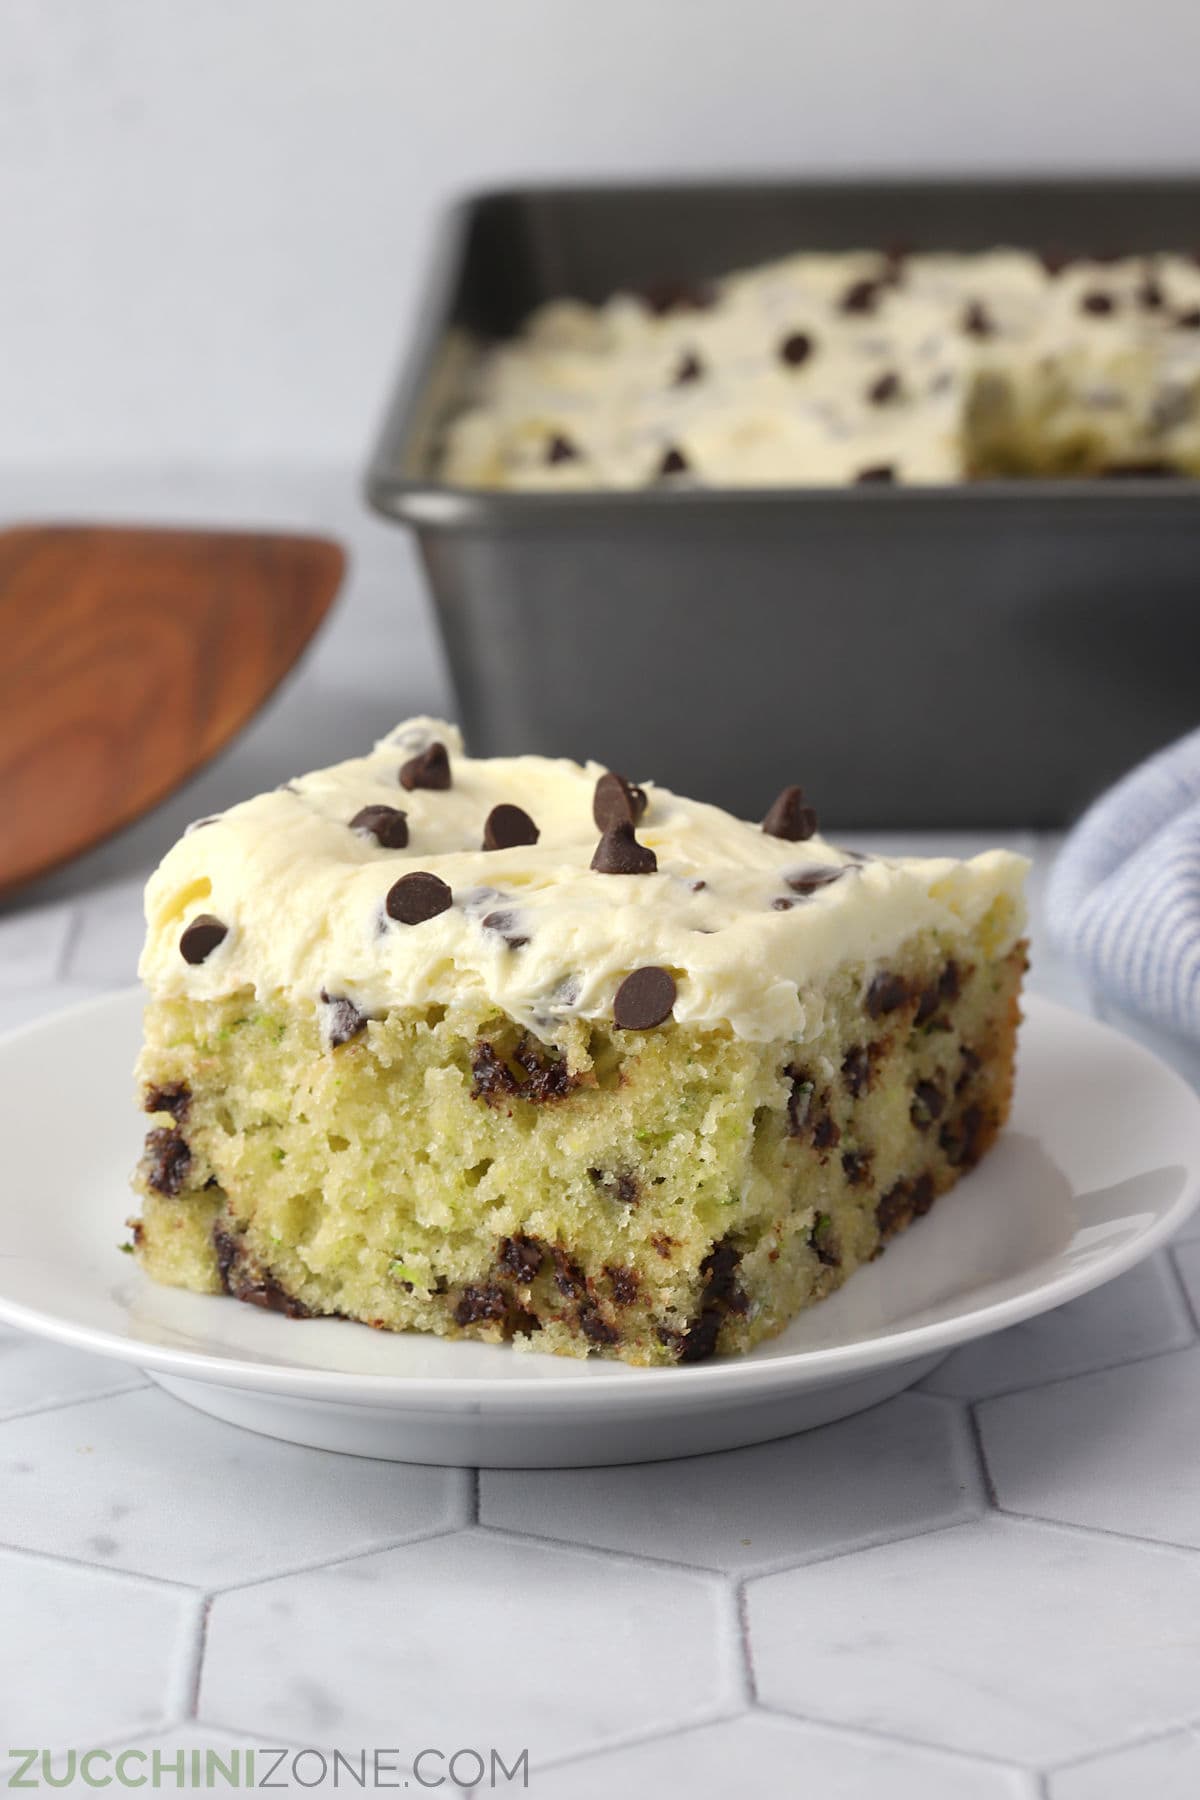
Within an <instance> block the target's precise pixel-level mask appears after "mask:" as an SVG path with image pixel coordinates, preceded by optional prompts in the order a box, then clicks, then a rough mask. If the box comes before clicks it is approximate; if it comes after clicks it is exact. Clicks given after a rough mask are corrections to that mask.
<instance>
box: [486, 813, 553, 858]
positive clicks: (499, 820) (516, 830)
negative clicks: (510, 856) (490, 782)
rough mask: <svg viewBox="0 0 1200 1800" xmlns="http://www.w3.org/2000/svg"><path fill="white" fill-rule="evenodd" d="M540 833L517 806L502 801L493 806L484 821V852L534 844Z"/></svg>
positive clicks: (526, 814) (527, 815)
mask: <svg viewBox="0 0 1200 1800" xmlns="http://www.w3.org/2000/svg"><path fill="white" fill-rule="evenodd" d="M540 836H541V833H540V832H539V831H538V828H537V826H536V825H535V824H534V822H533V820H532V819H531V818H530V816H529V814H528V813H527V812H525V811H524V810H523V808H521V807H519V806H510V805H509V804H508V802H507V801H504V802H502V803H501V805H499V806H493V808H492V810H491V812H490V813H489V814H488V816H487V818H486V819H485V821H484V826H483V848H484V849H485V850H516V849H517V848H518V847H519V846H521V845H524V844H536V843H537V841H538V838H539V837H540Z"/></svg>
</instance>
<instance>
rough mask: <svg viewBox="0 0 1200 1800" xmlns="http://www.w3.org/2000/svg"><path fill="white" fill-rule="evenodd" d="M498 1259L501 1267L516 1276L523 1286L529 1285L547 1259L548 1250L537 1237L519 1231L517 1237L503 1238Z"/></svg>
mask: <svg viewBox="0 0 1200 1800" xmlns="http://www.w3.org/2000/svg"><path fill="white" fill-rule="evenodd" d="M496 1260H497V1262H498V1263H499V1264H500V1266H501V1268H503V1269H507V1270H508V1272H509V1274H510V1275H515V1276H516V1278H517V1280H518V1281H519V1282H520V1284H521V1286H522V1287H528V1286H529V1284H530V1282H531V1281H532V1280H533V1278H534V1276H535V1275H537V1274H538V1272H539V1271H540V1269H541V1267H542V1264H543V1263H544V1262H545V1260H546V1250H545V1246H544V1245H543V1244H540V1243H539V1242H538V1240H537V1238H532V1237H525V1236H523V1235H521V1234H519V1233H518V1235H517V1236H515V1237H507V1238H501V1240H500V1250H499V1254H498V1256H497V1258H496Z"/></svg>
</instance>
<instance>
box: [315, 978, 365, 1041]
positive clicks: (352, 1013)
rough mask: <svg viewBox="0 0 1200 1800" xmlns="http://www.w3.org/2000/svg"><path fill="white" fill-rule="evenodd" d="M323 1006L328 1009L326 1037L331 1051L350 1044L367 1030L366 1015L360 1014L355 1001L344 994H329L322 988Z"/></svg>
mask: <svg viewBox="0 0 1200 1800" xmlns="http://www.w3.org/2000/svg"><path fill="white" fill-rule="evenodd" d="M321 1004H322V1005H323V1006H324V1007H326V1008H327V1012H326V1015H325V1036H326V1040H327V1042H328V1044H329V1048H330V1049H331V1050H336V1049H338V1048H339V1046H340V1045H342V1044H348V1043H349V1042H350V1039H351V1038H356V1037H357V1036H358V1034H359V1032H360V1031H365V1030H366V1028H367V1015H366V1013H360V1012H359V1010H358V1008H357V1006H355V1004H354V1002H353V1000H347V999H346V997H345V995H344V994H338V995H333V994H327V993H326V992H325V989H324V988H322V989H321Z"/></svg>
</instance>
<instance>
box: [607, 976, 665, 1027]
mask: <svg viewBox="0 0 1200 1800" xmlns="http://www.w3.org/2000/svg"><path fill="white" fill-rule="evenodd" d="M675 991H676V990H675V979H674V977H673V976H672V975H671V973H670V972H669V970H667V969H658V968H653V967H651V968H646V969H635V970H634V971H633V974H632V975H627V976H626V977H625V979H624V981H623V982H622V983H621V985H620V987H619V988H618V989H617V991H616V994H615V996H614V997H613V1023H614V1025H616V1026H617V1027H618V1028H619V1029H620V1030H621V1031H649V1030H651V1029H652V1027H653V1026H655V1025H661V1024H662V1022H663V1020H664V1019H669V1018H670V1016H671V1008H672V1007H673V1006H674V1004H675Z"/></svg>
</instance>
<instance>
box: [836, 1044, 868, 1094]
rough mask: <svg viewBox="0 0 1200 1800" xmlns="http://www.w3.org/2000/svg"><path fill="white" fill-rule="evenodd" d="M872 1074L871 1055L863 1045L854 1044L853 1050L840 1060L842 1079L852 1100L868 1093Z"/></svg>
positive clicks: (848, 1051)
mask: <svg viewBox="0 0 1200 1800" xmlns="http://www.w3.org/2000/svg"><path fill="white" fill-rule="evenodd" d="M873 1074H874V1068H873V1065H872V1063H871V1054H870V1051H869V1050H867V1049H866V1048H865V1046H864V1045H862V1044H855V1045H854V1047H853V1049H851V1050H847V1052H846V1054H845V1056H844V1057H843V1058H842V1079H843V1080H844V1081H845V1083H846V1091H847V1092H848V1093H849V1095H850V1097H851V1098H852V1099H854V1100H857V1099H858V1098H859V1096H860V1095H861V1094H869V1093H870V1091H871V1078H872V1076H873Z"/></svg>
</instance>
